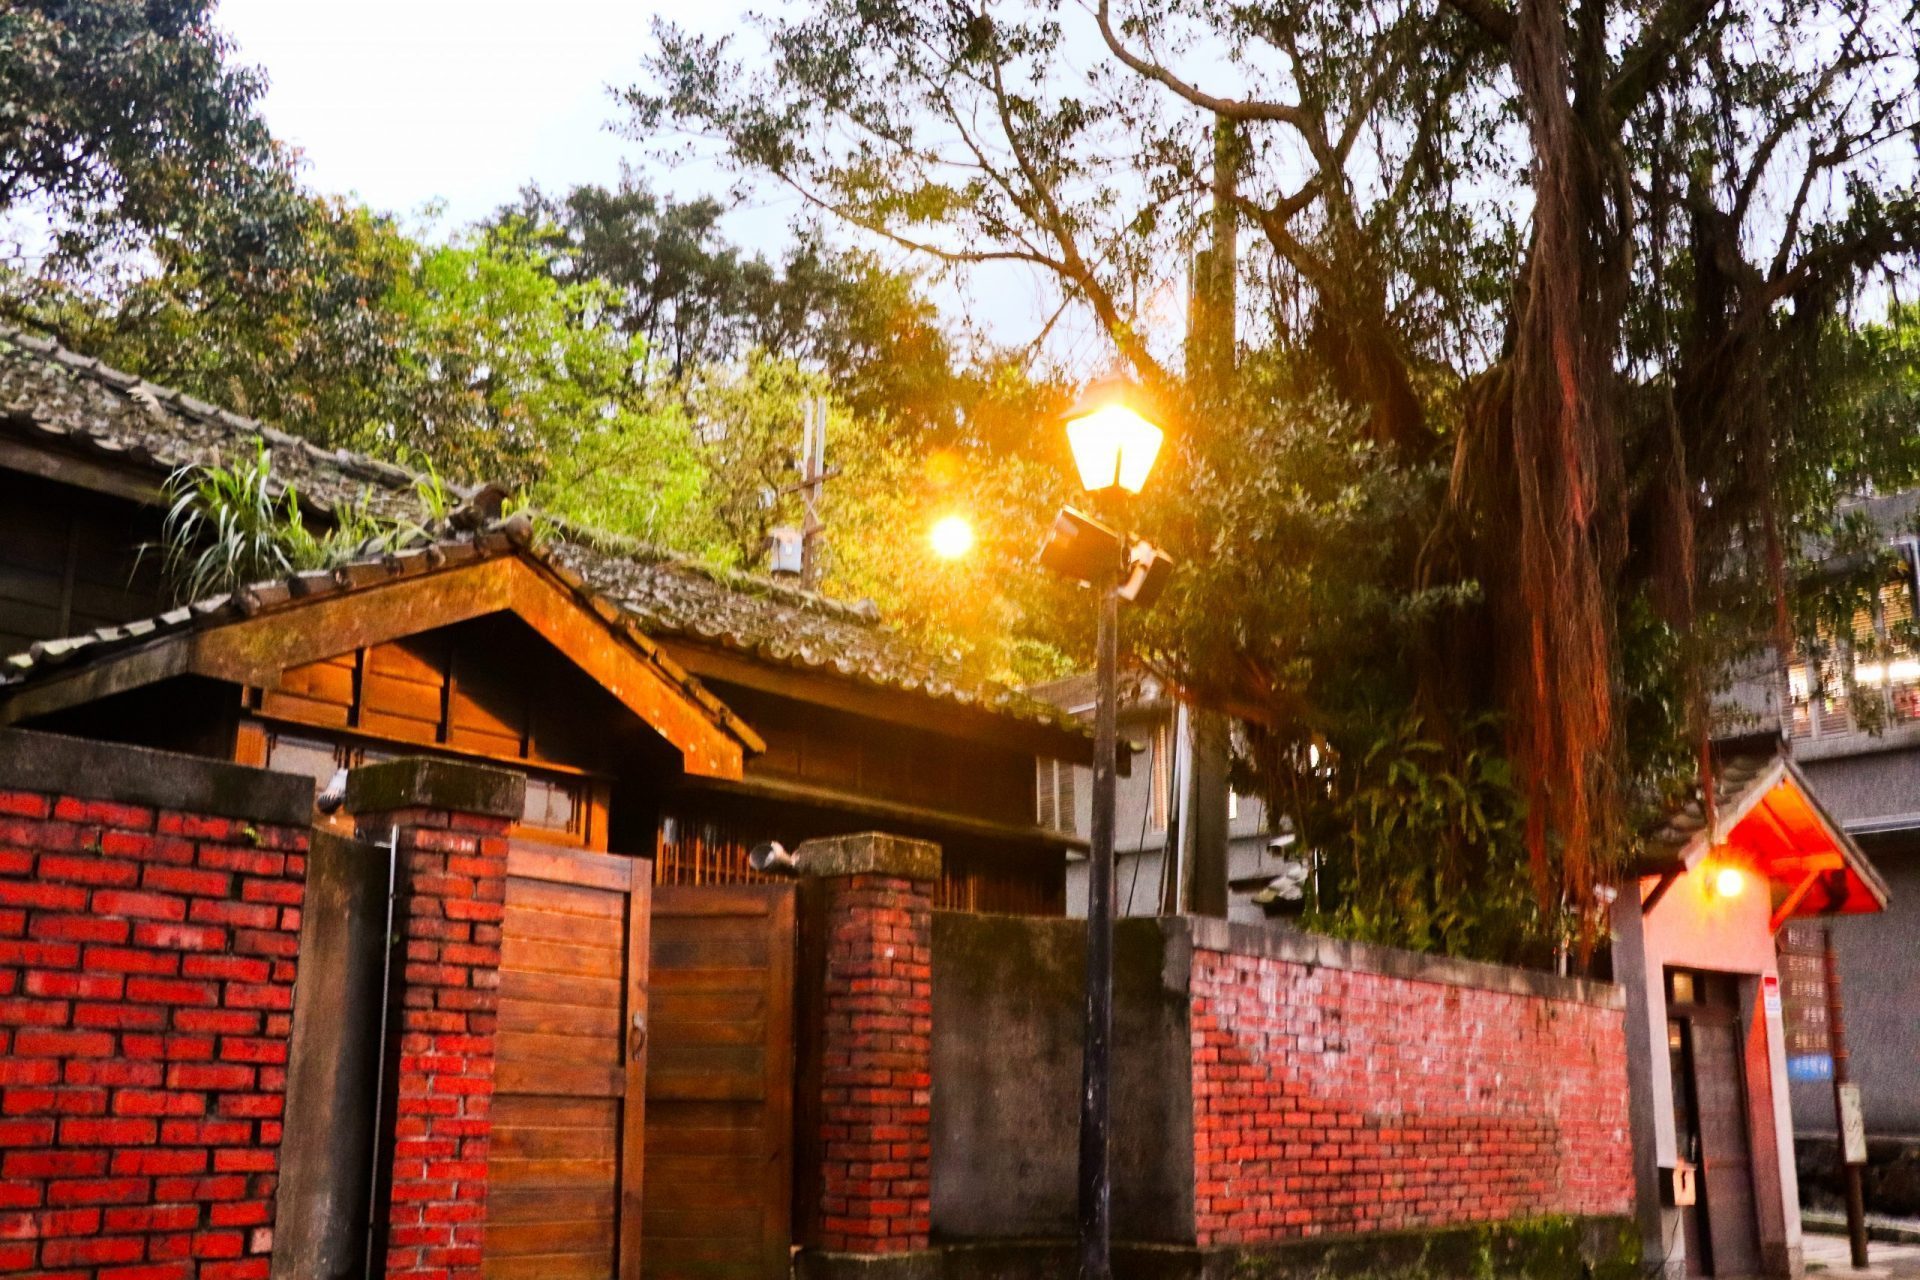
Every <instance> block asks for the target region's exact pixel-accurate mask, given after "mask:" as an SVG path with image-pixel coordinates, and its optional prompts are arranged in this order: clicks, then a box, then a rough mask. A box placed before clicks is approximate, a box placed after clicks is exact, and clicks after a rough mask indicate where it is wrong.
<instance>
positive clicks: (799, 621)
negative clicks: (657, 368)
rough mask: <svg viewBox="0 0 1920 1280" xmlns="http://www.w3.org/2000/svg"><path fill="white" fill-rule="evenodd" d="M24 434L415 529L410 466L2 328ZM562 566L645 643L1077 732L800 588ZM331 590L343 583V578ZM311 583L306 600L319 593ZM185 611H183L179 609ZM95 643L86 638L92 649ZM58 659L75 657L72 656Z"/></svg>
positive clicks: (679, 568)
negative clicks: (324, 444)
mask: <svg viewBox="0 0 1920 1280" xmlns="http://www.w3.org/2000/svg"><path fill="white" fill-rule="evenodd" d="M21 429H29V430H32V431H35V432H38V433H42V434H45V435H49V436H55V437H59V438H60V439H61V440H62V442H63V444H65V445H70V446H72V447H77V448H81V449H84V450H88V451H92V452H95V453H97V454H101V455H105V456H108V457H111V458H113V459H115V460H117V461H119V462H120V463H121V464H122V465H125V464H126V463H128V462H129V461H132V462H136V463H137V464H139V465H140V466H141V467H142V469H143V470H144V471H145V472H146V473H147V474H148V475H149V478H150V479H151V480H152V481H153V482H154V484H155V486H156V488H157V487H158V484H159V483H160V481H162V480H163V479H164V478H165V475H166V473H167V472H169V471H171V470H174V469H176V468H178V467H181V466H185V465H190V464H195V463H205V462H208V461H212V460H216V459H220V458H226V457H232V456H235V455H236V454H239V453H240V452H241V451H243V450H245V449H247V448H250V447H252V446H254V445H255V444H258V443H264V444H265V445H266V447H267V448H268V449H269V450H270V451H271V452H272V454H273V466H274V473H275V475H276V476H277V477H278V478H279V481H280V483H281V484H283V485H289V486H291V487H293V488H294V490H295V491H296V492H297V493H298V494H299V496H300V500H301V502H302V503H303V504H304V505H307V506H310V507H312V508H313V509H314V510H315V511H316V512H324V511H327V510H331V509H334V508H336V507H340V506H343V505H347V504H352V503H355V502H364V503H365V504H366V507H367V509H368V510H369V511H371V512H373V513H374V514H376V515H379V516H384V517H388V518H393V519H414V518H417V517H418V501H417V496H416V493H415V484H416V482H417V481H418V480H419V479H420V477H419V476H418V475H417V474H416V473H414V472H411V471H409V470H407V469H406V468H404V467H400V466H396V465H394V464H393V463H390V462H386V461H383V460H380V459H375V458H369V457H364V456H361V455H357V454H354V453H351V452H349V451H347V450H344V449H343V450H335V451H331V452H330V451H328V450H325V449H322V448H320V447H318V446H316V445H314V444H312V443H310V442H308V441H305V440H299V439H295V438H294V437H292V436H289V435H287V434H286V433H284V432H282V431H279V430H276V429H275V428H273V427H271V426H268V425H266V424H264V423H260V422H256V421H254V420H253V419H251V418H247V417H245V416H243V415H241V414H238V413H235V412H233V411H232V410H228V409H223V408H220V407H217V406H215V405H211V404H208V403H206V402H205V401H203V400H199V399H197V398H195V397H193V396H189V395H184V394H182V393H180V392H177V391H173V390H170V389H168V388H166V387H161V386H156V385H154V384H153V383H150V382H146V381H144V380H142V379H139V378H135V377H133V376H132V375H130V374H126V373H122V372H120V371H118V370H114V369H109V368H106V367H104V366H102V365H100V364H99V362H98V361H95V360H91V359H89V358H88V357H85V356H81V355H78V354H77V353H74V352H71V351H67V350H65V349H64V348H62V347H60V346H59V345H58V344H56V343H54V342H51V341H49V340H47V339H44V338H40V337H37V336H35V335H32V334H27V333H23V332H20V331H18V330H15V329H11V328H8V327H6V326H4V325H0V430H16V431H17V430H21ZM489 536H490V537H491V538H493V539H496V540H497V541H495V542H489V543H488V547H489V549H492V548H493V547H495V546H497V545H502V544H504V543H524V541H525V539H526V531H525V526H524V522H522V525H521V526H519V527H515V526H513V524H512V522H511V521H509V522H507V524H505V525H502V526H500V527H499V528H498V529H497V530H494V531H491V533H490V535H489ZM478 554H481V551H480V550H479V549H478V548H476V547H475V546H474V545H473V544H472V543H471V542H465V541H463V542H457V543H454V542H448V543H440V544H437V545H435V546H433V547H430V548H427V549H425V550H421V549H413V550H409V551H406V552H403V553H401V554H399V555H398V556H387V557H379V556H375V557H371V558H369V559H367V560H364V561H360V562H356V563H354V564H351V565H349V566H346V567H345V575H346V579H345V581H346V583H347V584H353V585H357V584H361V583H364V582H366V581H368V580H369V578H368V577H367V575H369V574H377V573H380V572H382V571H385V572H387V573H404V572H411V571H414V569H415V567H416V566H417V565H418V564H420V563H421V562H422V561H424V562H425V563H427V564H429V565H437V564H440V563H446V562H447V560H446V557H449V556H464V557H467V558H472V557H473V556H475V555H478ZM541 554H542V557H543V558H544V559H545V560H546V561H547V562H548V564H549V565H550V566H551V567H553V568H554V569H556V570H558V571H560V572H561V573H563V574H566V575H568V576H569V577H570V578H571V579H573V580H576V581H578V582H579V583H580V584H581V585H582V586H583V587H584V588H585V589H586V590H587V591H589V592H591V593H594V594H598V595H604V596H605V597H607V598H608V599H609V600H611V601H613V602H615V603H617V604H618V605H619V607H620V608H622V609H624V610H625V611H626V613H627V614H628V615H629V617H630V618H631V619H632V620H633V621H634V622H635V623H637V624H638V627H639V629H640V631H641V633H643V634H645V635H649V636H656V637H658V636H674V637H680V638H683V639H686V640H690V641H696V642H699V643H705V644H713V645H717V646H720V647H723V648H726V649H729V650H732V651H736V652H739V653H742V654H746V655H750V656H751V657H753V658H755V659H757V660H759V661H762V662H766V663H770V664H775V665H782V666H789V667H794V668H797V669H800V670H811V671H821V672H830V673H832V674H834V675H837V676H839V677H841V678H844V679H848V680H852V681H856V682H859V683H862V684H866V685H871V686H876V687H880V688H887V689H894V690H899V691H902V692H907V693H914V694H919V695H922V696H926V697H929V698H933V699H936V700H939V701H944V702H947V703H950V704H955V705H962V706H975V707H980V708H984V709H987V710H990V711H993V712H995V713H997V714H1000V715H1006V716H1010V717H1013V718H1016V719H1020V720H1025V721H1030V722H1035V723H1041V724H1052V725H1062V724H1065V725H1069V726H1071V724H1072V722H1071V720H1070V719H1068V718H1067V717H1064V716H1063V715H1062V713H1061V712H1060V711H1059V710H1058V709H1057V708H1055V707H1053V706H1051V705H1049V704H1048V703H1047V702H1044V701H1042V700H1040V699H1036V698H1031V697H1028V696H1027V695H1025V694H1024V693H1021V692H1019V691H1018V690H1015V689H1011V688H1008V687H1006V686H1002V685H998V684H993V683H991V682H985V681H980V680H976V679H973V678H971V677H970V676H968V675H967V674H966V673H965V672H964V671H962V670H961V669H960V668H959V667H957V666H956V665H955V664H953V663H952V662H951V661H949V660H948V659H946V658H944V657H943V656H941V655H937V654H932V653H929V652H927V651H925V650H923V649H921V648H919V647H918V646H916V645H913V644H911V643H910V642H908V641H907V640H906V639H904V638H903V637H901V636H900V635H898V634H897V633H895V632H894V631H892V630H890V629H889V628H887V627H886V626H884V625H883V624H882V623H881V621H880V617H879V613H878V611H877V610H876V609H875V608H874V607H873V605H872V604H871V603H870V602H864V601H863V602H861V603H858V604H850V603H847V602H844V601H837V600H831V599H828V598H826V597H822V596H818V595H814V594H812V593H809V592H805V591H800V590H797V589H795V588H793V587H789V586H786V585H784V584H782V583H777V582H774V581H772V580H771V579H769V578H766V577H764V576H761V575H756V574H750V573H742V572H738V571H734V570H727V569H722V568H718V567H716V566H712V565H706V564H701V563H698V562H695V561H691V560H688V559H685V558H683V557H680V556H676V555H674V554H672V553H669V552H666V551H663V550H661V549H660V548H657V547H651V546H647V545H645V544H642V543H637V542H633V541H630V540H627V539H622V538H617V537H611V536H607V535H604V534H600V533H597V532H595V531H592V530H587V529H582V528H577V527H570V526H564V525H562V526H560V527H559V533H558V536H557V537H554V538H551V539H549V540H548V541H547V542H546V544H545V545H544V547H543V548H542V551H541ZM336 581H337V579H336ZM316 586H317V583H315V582H314V581H313V580H311V579H302V581H301V589H305V590H313V589H315V588H316ZM292 590H293V588H292V587H291V586H290V584H289V583H287V582H277V583H263V584H259V585H257V586H255V587H252V588H249V589H248V590H246V591H243V592H240V593H238V594H237V595H236V596H235V597H233V598H231V599H229V598H228V597H225V596H221V597H217V598H215V599H212V600H207V601H200V602H196V603H195V604H193V605H192V606H191V609H192V616H194V617H197V618H207V617H212V616H216V615H221V614H223V613H225V612H226V611H228V610H229V609H239V610H242V611H258V610H259V609H262V608H271V607H274V606H276V605H278V604H279V603H281V602H284V601H285V600H286V599H287V598H288V597H289V595H290V594H291V592H292ZM171 612H173V613H178V612H179V611H171ZM86 641H87V643H92V638H86ZM61 652H62V653H63V654H65V653H67V652H68V650H62V651H61ZM36 665H37V662H36V661H35V660H33V659H31V658H29V660H28V661H27V662H26V663H24V664H22V663H20V662H19V661H16V660H14V659H9V660H8V665H7V668H6V669H7V672H8V675H7V677H6V679H7V680H9V681H18V680H22V679H27V678H31V675H32V673H33V671H34V668H35V667H36Z"/></svg>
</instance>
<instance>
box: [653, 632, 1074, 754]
mask: <svg viewBox="0 0 1920 1280" xmlns="http://www.w3.org/2000/svg"><path fill="white" fill-rule="evenodd" d="M659 643H660V645H661V647H662V648H664V649H665V650H666V651H667V653H668V654H669V655H671V656H672V658H673V660H674V661H675V662H678V663H679V664H680V665H681V666H683V667H685V668H686V669H687V670H688V671H690V672H692V673H693V674H694V675H696V676H698V677H700V679H702V680H704V681H717V682H719V683H721V684H731V685H738V686H739V687H740V688H743V689H752V690H755V691H756V692H759V693H770V694H773V695H775V696H776V697H781V698H787V699H790V700H792V701H794V702H805V703H810V704H813V705H815V706H828V707H834V708H836V709H838V710H841V711H846V712H849V713H851V714H853V715H857V716H865V717H866V718H868V719H870V720H880V721H884V722H886V723H888V724H899V725H906V726H909V727H911V728H915V729H926V728H929V727H932V728H935V729H936V730H937V731H938V732H941V733H944V734H946V735H948V736H949V737H954V738H962V739H967V740H969V741H973V742H984V743H987V744H989V745H992V746H997V747H1008V748H1012V749H1014V750H1017V751H1021V752H1031V753H1033V754H1034V755H1036V756H1044V757H1046V758H1048V759H1055V760H1068V761H1071V762H1072V763H1074V764H1085V765H1090V764H1092V763H1093V738H1092V736H1091V735H1089V734H1086V733H1082V732H1080V731H1079V730H1077V729H1069V728H1065V727H1062V726H1057V725H1045V724H1040V723H1038V722H1036V721H1027V720H1021V719H1018V718H1016V717H1013V716H1006V715H999V714H996V713H994V712H990V711H982V710H979V709H978V708H974V707H966V706H962V705H960V704H958V703H955V702H949V701H946V700H944V699H936V698H930V697H928V696H926V695H925V694H917V693H908V692H906V691H905V690H899V689H876V688H874V687H873V686H871V685H867V684H864V683H861V682H859V681H855V680H850V679H848V678H846V677H845V676H841V675H828V674H821V673H816V672H808V671H795V670H793V669H791V668H787V667H779V666H775V665H773V664H771V663H769V662H766V661H764V660H762V659H758V658H753V657H749V656H747V655H745V654H740V653H734V652H729V651H727V650H725V649H720V648H716V647H713V646H710V645H703V644H697V643H694V642H692V641H688V640H684V639H681V638H678V637H673V636H662V637H660V638H659Z"/></svg>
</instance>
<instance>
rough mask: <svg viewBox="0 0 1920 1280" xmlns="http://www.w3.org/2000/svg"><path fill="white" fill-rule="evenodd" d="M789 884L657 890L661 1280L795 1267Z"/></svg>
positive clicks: (650, 1154)
mask: <svg viewBox="0 0 1920 1280" xmlns="http://www.w3.org/2000/svg"><path fill="white" fill-rule="evenodd" d="M793 971H794V910H793V887H792V886H791V885H658V886H656V887H655V889H654V899H653V936H652V964H651V975H650V979H649V986H650V997H649V998H650V1000H651V1005H652V1009H651V1016H652V1019H653V1032H652V1039H651V1044H650V1046H649V1050H648V1056H649V1064H650V1065H649V1071H648V1073H647V1078H646V1079H647V1120H646V1179H647V1188H648V1190H647V1200H646V1207H645V1210H644V1212H645V1217H646V1240H647V1249H646V1263H645V1268H644V1270H643V1272H642V1274H643V1275H645V1276H647V1277H648V1278H649V1280H690V1278H691V1277H701V1278H702V1280H721V1278H727V1280H736V1278H737V1280H773V1278H774V1277H785V1276H786V1275H787V1274H788V1272H789V1270H790V1268H791V1265H792V1264H791V1259H790V1257H789V1254H790V1252H791V1243H792V1198H793V1019H794V1012H793V995H794V992H793Z"/></svg>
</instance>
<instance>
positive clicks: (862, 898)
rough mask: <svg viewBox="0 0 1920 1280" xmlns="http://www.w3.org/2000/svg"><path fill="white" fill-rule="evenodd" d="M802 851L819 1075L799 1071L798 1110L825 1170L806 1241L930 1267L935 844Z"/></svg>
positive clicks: (896, 840)
mask: <svg viewBox="0 0 1920 1280" xmlns="http://www.w3.org/2000/svg"><path fill="white" fill-rule="evenodd" d="M795 857H796V859H797V861H798V863H799V868H800V874H801V875H802V876H804V877H807V878H808V880H809V884H808V886H807V888H808V893H809V895H810V896H811V897H812V898H813V902H812V903H811V905H810V906H809V910H808V917H809V920H810V921H812V922H813V925H814V929H815V931H816V932H817V935H818V936H817V939H816V940H815V946H814V949H815V950H816V951H817V956H816V958H815V960H814V965H813V968H814V977H815V980H816V981H818V983H819V989H818V991H817V992H810V993H807V994H808V995H809V996H810V998H811V1001H812V1005H811V1007H812V1008H814V1009H815V1010H817V1012H816V1014H815V1015H814V1017H815V1025H814V1026H813V1027H811V1028H809V1032H810V1035H809V1040H810V1041H811V1049H812V1052H813V1053H814V1054H815V1055H816V1056H817V1069H814V1070H809V1071H807V1072H805V1073H804V1074H803V1082H804V1087H806V1088H808V1089H809V1090H810V1091H811V1090H813V1089H815V1088H817V1096H814V1097H809V1098H803V1099H802V1100H801V1104H802V1114H803V1115H812V1116H816V1117H817V1126H818V1132H817V1134H815V1135H809V1136H811V1137H814V1139H815V1142H814V1145H813V1148H812V1150H813V1153H814V1154H813V1158H817V1161H818V1168H817V1169H811V1170H806V1171H804V1173H803V1177H806V1178H807V1179H808V1180H809V1181H810V1182H811V1184H812V1185H813V1186H815V1187H817V1192H818V1201H819V1203H818V1206H817V1211H816V1220H815V1221H813V1222H811V1223H803V1224H802V1226H803V1237H804V1238H805V1239H806V1240H807V1242H808V1243H809V1244H810V1245H813V1246H815V1247H816V1248H817V1250H818V1251H819V1252H820V1253H822V1254H827V1255H843V1256H844V1255H859V1256H863V1257H866V1258H876V1256H878V1257H881V1258H888V1259H892V1258H897V1259H898V1261H900V1262H903V1263H905V1262H908V1261H909V1260H910V1259H911V1257H912V1255H915V1254H918V1255H920V1257H921V1258H923V1259H924V1258H925V1257H926V1254H925V1251H926V1249H927V1235H928V1231H929V1227H930V1224H931V1219H932V1204H931V1200H930V1198H929V1193H928V1190H929V1178H930V1165H931V1162H932V1119H931V1110H930V1107H931V1101H932V1090H933V1075H932V1071H933V1004H932V1001H933V978H932V961H933V954H932V948H933V883H934V881H936V880H938V879H939V877H940V846H938V845H935V844H928V843H926V842H924V841H919V840H907V839H903V838H901V837H898V836H890V835H884V834H880V833H868V834H864V835H854V836H842V837H838V838H836V839H831V840H813V841H808V842H807V843H805V844H803V845H801V846H800V848H799V849H798V850H797V851H796V852H795ZM810 1065H811V1064H810ZM816 1082H817V1083H816ZM803 1256H804V1255H803ZM815 1261H816V1263H817V1262H819V1261H824V1259H816V1260H815ZM815 1269H816V1270H818V1269H819V1268H818V1267H817V1266H816V1267H815Z"/></svg>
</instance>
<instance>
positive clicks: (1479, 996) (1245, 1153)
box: [1192, 948, 1633, 1245]
mask: <svg viewBox="0 0 1920 1280" xmlns="http://www.w3.org/2000/svg"><path fill="white" fill-rule="evenodd" d="M1192 975H1193V976H1192V1000H1193V1007H1192V1036H1193V1058H1194V1066H1193V1070H1194V1076H1193V1091H1194V1099H1193V1107H1194V1182H1195V1196H1194V1216H1195V1223H1196V1228H1197V1234H1198V1243H1200V1244H1201V1245H1234V1244H1253V1243H1258V1242H1262V1241H1272V1240H1281V1239H1287V1238H1292V1237H1298V1236H1310V1235H1318V1234H1323V1233H1331V1232H1352V1231H1392V1230H1400V1229H1407V1228H1418V1227H1434V1226H1446V1225H1452V1224H1459V1223H1470V1222H1487V1221H1498V1220H1502V1219H1508V1218H1518V1217H1531V1216H1537V1215H1540V1214H1543V1213H1567V1214H1625V1213H1629V1212H1631V1209H1632V1202H1633V1174H1632V1156H1631V1145H1632V1144H1631V1139H1630V1136H1629V1133H1628V1128H1627V1065H1626V1028H1625V1014H1624V1012H1623V1011H1622V1010H1620V1009H1617V1008H1608V1007H1604V1006H1602V1005H1600V1004H1596V1003H1591V1002H1587V1001H1582V1000H1578V999H1573V998H1566V999H1547V998H1543V997H1540V996H1535V995H1517V994H1512V993H1509V992H1505V991H1494V990H1484V989H1480V988H1474V987H1462V986H1454V985H1448V984H1442V983H1437V982H1425V981H1415V980H1410V979H1407V978H1400V977H1388V976H1384V975H1381V974H1375V973H1363V972H1349V971H1343V970H1340V969H1335V968H1330V967H1325V966H1309V965H1306V964H1301V963H1296V962H1292V961H1287V960H1279V959H1274V958H1270V957H1256V956H1245V955H1234V954H1229V953H1226V952H1222V951H1217V950H1205V949H1199V948H1196V949H1195V951H1194V953H1193V970H1192Z"/></svg>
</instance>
